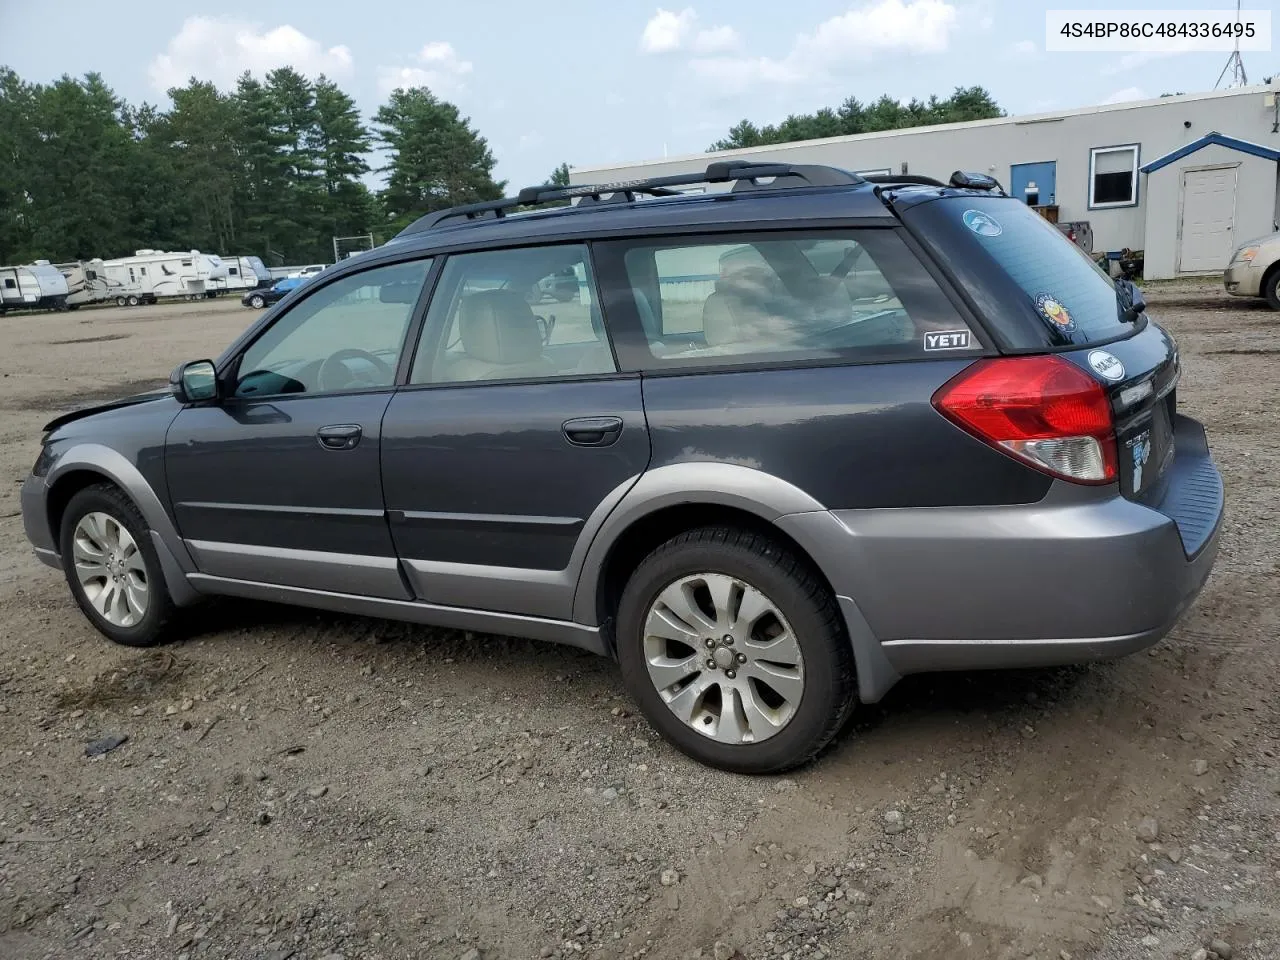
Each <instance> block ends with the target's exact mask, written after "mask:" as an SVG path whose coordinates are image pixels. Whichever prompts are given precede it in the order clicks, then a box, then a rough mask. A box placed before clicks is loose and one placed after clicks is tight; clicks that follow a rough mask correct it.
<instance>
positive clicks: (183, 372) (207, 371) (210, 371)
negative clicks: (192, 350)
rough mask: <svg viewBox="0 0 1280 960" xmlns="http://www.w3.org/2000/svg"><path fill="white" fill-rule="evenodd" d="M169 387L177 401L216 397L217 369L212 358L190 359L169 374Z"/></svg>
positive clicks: (194, 400)
mask: <svg viewBox="0 0 1280 960" xmlns="http://www.w3.org/2000/svg"><path fill="white" fill-rule="evenodd" d="M169 388H170V389H171V390H172V391H173V395H174V397H176V398H177V400H178V402H179V403H198V402H200V401H202V400H217V399H218V371H217V370H215V369H214V366H213V361H212V360H192V361H191V362H190V363H184V364H183V365H182V366H180V367H178V369H176V370H174V371H173V373H171V374H170V375H169Z"/></svg>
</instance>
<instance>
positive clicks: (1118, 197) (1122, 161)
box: [1089, 143, 1138, 207]
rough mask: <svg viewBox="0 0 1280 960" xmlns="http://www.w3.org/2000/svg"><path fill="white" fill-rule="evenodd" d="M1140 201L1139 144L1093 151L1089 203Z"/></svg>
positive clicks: (1126, 204) (1122, 204)
mask: <svg viewBox="0 0 1280 960" xmlns="http://www.w3.org/2000/svg"><path fill="white" fill-rule="evenodd" d="M1137 202H1138V144H1136V143H1127V144H1124V145H1123V146H1119V147H1094V148H1093V149H1092V150H1090V151H1089V206H1090V207H1131V206H1133V205H1134V204H1136V203H1137Z"/></svg>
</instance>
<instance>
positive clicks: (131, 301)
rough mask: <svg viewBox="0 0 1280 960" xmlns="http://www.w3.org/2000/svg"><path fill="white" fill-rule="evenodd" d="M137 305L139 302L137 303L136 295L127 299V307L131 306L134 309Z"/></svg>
mask: <svg viewBox="0 0 1280 960" xmlns="http://www.w3.org/2000/svg"><path fill="white" fill-rule="evenodd" d="M138 303H139V301H138V298H137V296H136V295H130V297H129V306H131V307H136V306H137V305H138Z"/></svg>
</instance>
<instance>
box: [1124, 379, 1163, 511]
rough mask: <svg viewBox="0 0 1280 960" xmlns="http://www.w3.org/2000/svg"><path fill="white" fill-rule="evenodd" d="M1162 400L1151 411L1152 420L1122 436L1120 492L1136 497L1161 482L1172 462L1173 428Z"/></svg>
mask: <svg viewBox="0 0 1280 960" xmlns="http://www.w3.org/2000/svg"><path fill="white" fill-rule="evenodd" d="M1172 422H1173V421H1172V417H1171V416H1170V414H1169V404H1168V403H1167V402H1166V401H1165V400H1161V401H1159V402H1157V403H1156V404H1155V405H1154V406H1153V407H1152V408H1151V417H1150V419H1148V420H1146V421H1145V422H1143V423H1141V424H1140V425H1138V426H1136V427H1134V428H1133V429H1131V430H1128V431H1126V432H1125V435H1124V438H1123V439H1121V440H1120V464H1119V468H1120V490H1121V492H1122V493H1123V494H1124V495H1125V496H1126V497H1138V496H1141V495H1142V493H1143V492H1145V491H1146V490H1148V489H1150V488H1151V486H1152V485H1153V484H1154V483H1155V482H1156V481H1157V480H1159V479H1160V477H1161V475H1162V474H1163V473H1164V471H1165V468H1167V467H1168V466H1169V462H1170V461H1171V460H1172V459H1173V452H1174V451H1173V426H1172Z"/></svg>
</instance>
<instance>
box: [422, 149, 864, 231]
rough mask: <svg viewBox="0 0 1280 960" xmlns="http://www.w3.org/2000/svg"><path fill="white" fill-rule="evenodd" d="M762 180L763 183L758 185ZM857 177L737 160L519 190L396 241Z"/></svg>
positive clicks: (442, 215)
mask: <svg viewBox="0 0 1280 960" xmlns="http://www.w3.org/2000/svg"><path fill="white" fill-rule="evenodd" d="M762 180H767V181H768V182H767V183H761V182H760V181H762ZM865 182H866V180H865V178H863V177H860V176H858V175H857V174H856V173H849V172H848V171H847V170H840V169H838V168H837V167H826V166H822V165H820V164H808V163H806V164H791V163H749V162H746V161H737V160H719V161H717V162H715V163H712V164H709V165H708V166H707V168H706V170H704V171H703V172H702V173H679V174H673V175H671V176H667V177H650V178H649V179H647V180H620V181H617V182H614V183H588V184H579V185H577V186H561V185H558V184H551V183H544V184H541V185H539V186H534V187H525V188H524V189H523V190H521V191H520V192H519V193H518V194H517V195H516V196H514V197H506V198H504V199H502V200H488V201H485V202H483V203H469V204H466V205H465V206H460V207H450V208H449V209H447V210H437V211H434V212H432V213H428V214H426V215H425V216H423V217H419V218H418V219H417V220H415V221H414V222H413V223H411V224H409V226H407V227H405V228H404V229H403V230H401V231H400V233H399V234H398V235H397V236H402V237H403V236H405V235H407V234H413V233H422V232H423V231H425V230H430V229H432V228H433V227H436V226H439V225H440V224H442V223H444V222H446V221H448V220H482V219H495V218H499V217H505V216H506V215H507V214H508V213H509V212H512V211H515V210H517V209H519V208H520V207H531V206H537V205H539V204H543V203H555V202H557V201H563V200H574V199H576V200H578V201H579V203H580V204H582V203H587V204H591V205H592V206H594V205H596V204H600V203H630V202H632V201H634V200H635V199H636V198H637V197H638V196H641V195H644V196H651V197H670V196H676V195H678V194H679V193H680V191H679V190H673V189H671V188H672V187H681V186H689V185H692V184H699V183H733V187H732V192H734V193H741V192H743V191H747V190H776V189H779V188H790V187H832V186H852V185H854V184H859V183H865Z"/></svg>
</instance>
